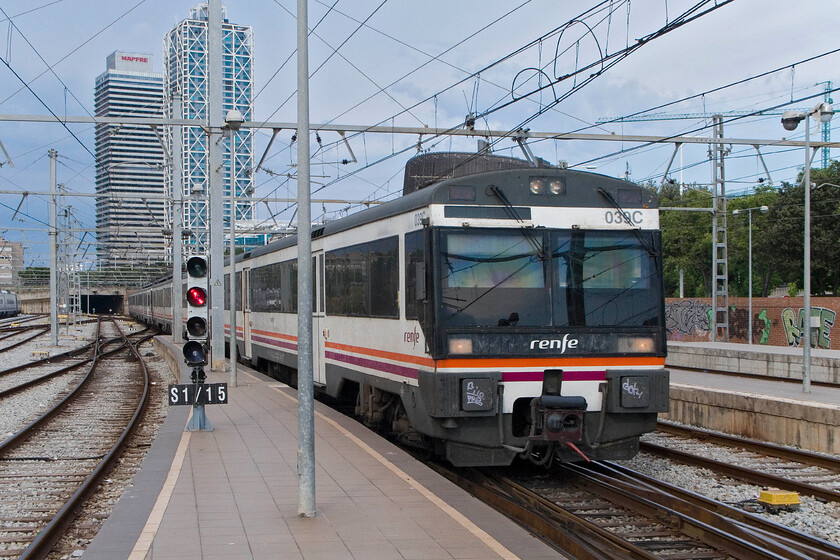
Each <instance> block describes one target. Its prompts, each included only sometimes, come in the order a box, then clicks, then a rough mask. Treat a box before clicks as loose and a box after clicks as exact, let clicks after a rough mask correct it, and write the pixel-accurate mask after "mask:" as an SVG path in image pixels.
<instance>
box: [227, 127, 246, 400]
mask: <svg viewBox="0 0 840 560" xmlns="http://www.w3.org/2000/svg"><path fill="white" fill-rule="evenodd" d="M229 133H230V385H231V387H236V374H237V371H236V355H237V350H238V348H237V347H236V344H237V342H236V169H234V166H235V164H236V146H235V141H236V132H235V131H233V130H230V131H229ZM243 288H244V286H243Z"/></svg>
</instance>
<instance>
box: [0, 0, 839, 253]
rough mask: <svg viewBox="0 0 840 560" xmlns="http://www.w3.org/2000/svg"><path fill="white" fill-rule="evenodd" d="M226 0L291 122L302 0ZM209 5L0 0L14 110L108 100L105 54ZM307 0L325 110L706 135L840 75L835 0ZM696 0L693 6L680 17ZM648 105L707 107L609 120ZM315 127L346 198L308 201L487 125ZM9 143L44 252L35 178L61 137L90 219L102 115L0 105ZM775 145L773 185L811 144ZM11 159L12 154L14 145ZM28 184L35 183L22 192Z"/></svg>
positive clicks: (271, 95) (313, 91) (269, 113)
mask: <svg viewBox="0 0 840 560" xmlns="http://www.w3.org/2000/svg"><path fill="white" fill-rule="evenodd" d="M223 3H224V5H225V7H226V9H227V17H228V19H229V20H230V21H231V22H234V23H237V24H241V25H250V26H251V27H252V28H253V37H254V52H255V56H254V65H255V91H256V92H257V95H256V98H255V101H254V112H255V119H254V120H255V121H258V122H269V123H277V122H282V123H293V122H295V120H296V118H297V98H296V84H297V82H296V80H297V68H296V52H295V49H296V41H297V39H296V25H297V24H296V10H297V6H296V2H295V1H294V0H248V1H247V2H245V1H228V2H223ZM196 4H197V2H195V1H192V2H190V1H182V0H128V1H125V0H112V1H109V2H102V1H101V0H99V1H96V0H12V1H9V0H0V8H1V9H2V12H0V24H2V25H0V33H2V34H3V36H4V37H5V39H6V40H5V41H4V47H3V49H2V55H0V58H2V63H1V64H0V115H48V114H49V113H50V112H52V113H55V114H56V115H59V116H62V115H68V116H87V115H91V114H93V112H94V109H93V106H94V100H93V88H94V82H95V79H96V77H97V76H98V75H99V74H101V73H102V72H104V71H105V67H106V66H105V65H106V58H107V56H108V55H109V54H110V53H112V52H113V51H116V50H120V51H128V52H137V53H145V54H151V55H152V56H153V57H154V61H155V69H156V71H159V72H160V71H162V70H163V61H162V48H163V36H164V34H165V33H166V32H167V31H168V30H170V29H171V28H173V27H174V26H175V25H176V24H178V23H179V22H180V21H182V20H183V19H185V18H186V17H188V15H189V11H190V8H192V7H194V6H195V5H196ZM716 4H717V5H719V7H718V8H717V9H714V10H710V8H714V7H715V5H716ZM308 5H309V18H308V21H309V27H310V29H312V28H313V27H314V31H312V32H311V34H310V38H309V55H310V56H309V68H310V121H311V123H313V126H314V125H315V124H317V123H329V124H333V125H339V124H344V125H354V126H371V125H393V126H401V127H423V126H428V127H430V128H435V127H438V128H458V127H462V125H463V123H464V120H465V117H466V115H468V114H473V115H475V116H476V122H475V127H476V129H477V130H493V131H512V130H516V129H518V128H521V127H524V128H528V129H530V130H531V131H535V132H552V133H564V132H584V133H595V134H615V135H621V134H625V135H631V134H632V135H656V136H671V135H678V134H688V135H692V136H700V137H709V136H710V135H711V131H710V129H709V128H708V125H709V124H710V122H711V118H710V115H712V114H714V113H715V112H727V111H736V112H737V111H740V112H753V111H757V110H760V109H773V110H775V111H777V112H778V111H779V110H783V109H810V108H813V107H814V106H815V105H816V104H817V103H818V102H820V101H822V100H823V98H824V92H825V89H826V82H831V88H837V87H840V75H838V73H840V52H838V53H833V52H832V51H835V50H838V49H840V39H838V34H837V7H838V2H837V1H836V0H835V1H833V2H832V1H828V0H803V1H802V2H798V3H796V10H793V9H792V8H791V6H792V4H791V3H790V2H789V1H787V0H733V1H731V2H726V1H725V0H717V2H715V1H714V0H712V1H710V2H706V3H704V2H702V0H634V1H632V2H628V1H625V0H612V1H610V0H607V1H604V2H597V1H596V0H584V1H581V2H568V1H565V2H560V1H557V0H530V1H529V0H483V1H482V2H475V1H473V2H466V1H462V0H445V1H442V0H427V1H425V2H407V1H405V0H401V1H398V0H370V1H368V0H352V1H351V0H338V1H336V0H326V1H324V2H319V1H315V0H310V2H309V4H308ZM695 7H696V8H697V9H696V11H693V12H692V11H691V10H692V9H694V8H695ZM687 12H689V13H691V14H693V15H698V17H696V19H694V20H691V21H688V22H686V23H685V24H684V25H681V26H675V23H676V22H679V21H680V18H681V17H682V16H683V14H685V13H687ZM704 12H707V13H704ZM701 13H704V14H703V15H699V14H701ZM670 27H673V29H671V30H670V31H669V32H667V33H664V34H661V35H659V36H656V35H654V34H656V33H657V32H658V31H660V30H662V29H668V28H670ZM643 38H648V40H647V41H640V40H641V39H643ZM634 45H635V48H633V49H629V48H630V47H633V46H634ZM627 49H629V51H627V52H625V50H627ZM603 59H605V60H604V61H603V62H599V61H602V60H603ZM24 83H25V84H26V86H24ZM836 97H840V96H836ZM681 100H682V101H681ZM650 110H654V111H655V112H659V113H666V114H668V115H671V116H674V117H676V116H693V118H679V119H676V118H675V119H673V120H657V121H650V120H641V121H632V122H623V123H614V122H613V123H608V122H606V121H609V120H610V119H614V118H616V117H622V116H628V115H634V114H637V113H640V112H647V111H650ZM730 119H732V117H727V122H725V124H724V136H725V137H727V138H741V139H743V138H751V139H761V140H766V141H773V140H779V139H781V138H783V137H784V138H788V139H795V140H802V139H803V138H804V127H803V126H800V128H799V129H797V130H795V131H792V132H790V131H786V130H784V129H783V128H782V126H781V123H780V118H779V116H778V114H775V115H766V116H760V117H751V118H745V119H735V120H731V121H730ZM835 121H837V122H836V123H835V122H834V121H832V123H831V125H833V126H832V134H834V136H835V138H832V139H833V140H840V131H835V130H833V129H834V127H836V126H839V125H840V119H835ZM811 131H812V139H813V140H819V139H820V138H821V136H820V133H819V132H818V131H817V126H816V125H813V126H812V127H811ZM71 132H72V134H71ZM293 133H294V131H292V130H283V131H282V132H281V133H280V134H279V135H278V137H277V140H276V141H275V142H274V144H273V145H272V148H271V150H270V151H269V152H268V153H267V154H266V161H265V163H264V167H265V168H267V169H268V170H269V171H271V172H273V173H267V172H265V171H258V172H257V174H256V176H255V177H256V179H255V185H256V192H255V197H256V199H257V200H259V199H260V198H276V197H294V196H295V193H296V192H297V184H296V182H295V181H294V179H289V177H288V176H289V175H293V174H294V172H295V167H294V164H295V162H296V161H297V143H293V142H292V135H293ZM270 135H271V131H270V130H261V131H260V132H258V133H257V134H256V137H255V138H256V139H255V158H256V159H257V160H258V159H259V158H260V157H261V156H262V154H263V152H264V151H265V149H266V146H267V145H268V140H269V138H270ZM319 136H320V138H321V143H320V145H319V144H318V143H317V141H316V140H315V138H314V134H313V138H312V139H311V142H310V145H311V149H312V152H313V153H314V155H313V157H312V170H311V174H312V180H313V184H312V187H313V195H312V196H313V199H340V200H346V201H348V202H341V203H330V204H327V203H315V204H313V207H312V217H313V219H314V220H324V219H335V218H337V217H339V216H341V215H345V214H347V213H348V212H354V211H357V210H358V209H359V208H362V206H360V205H358V204H352V203H351V202H350V201H360V200H376V201H382V200H392V199H394V198H396V197H398V196H399V194H400V192H401V188H402V177H403V168H404V166H405V162H406V161H407V160H408V159H409V158H410V157H412V156H414V155H416V154H417V153H418V150H423V151H449V150H456V151H474V150H475V149H476V146H477V141H476V138H463V137H458V138H453V137H433V136H432V135H424V136H423V137H421V138H418V136H416V135H401V134H382V133H364V134H357V135H352V136H350V135H348V138H349V142H350V145H351V147H352V150H353V153H354V155H355V156H356V159H357V162H355V163H350V164H347V165H343V164H341V163H340V162H341V161H342V160H344V159H350V157H349V155H350V154H349V152H348V151H347V149H346V147H345V146H344V145H343V144H342V143H341V142H340V137H339V136H338V134H336V133H334V132H324V133H322V134H320V135H319ZM421 140H422V143H420V145H419V146H418V142H419V141H421ZM0 142H2V143H3V146H4V147H5V149H6V151H7V152H8V154H9V156H10V158H11V161H12V162H13V164H14V166H13V167H12V165H10V164H9V163H8V162H6V163H4V165H2V166H1V167H0V236H2V237H3V238H5V239H8V240H12V241H21V242H23V243H24V251H25V257H24V260H25V266H39V265H40V266H44V265H46V264H47V263H48V262H49V248H48V244H47V239H48V237H47V235H46V229H47V228H46V223H47V219H48V213H47V212H48V210H47V198H46V197H44V196H42V195H38V194H35V193H37V192H40V193H43V192H45V191H48V190H49V159H48V156H47V153H48V150H49V149H56V150H57V151H58V153H59V159H58V169H57V181H58V182H59V183H63V184H64V185H65V186H66V189H67V191H68V193H69V194H70V196H68V197H67V198H66V201H67V204H68V205H69V206H71V213H72V215H73V216H74V218H75V219H76V220H77V221H78V226H77V227H78V228H80V229H85V228H89V229H92V228H94V227H95V222H96V212H95V206H94V202H93V201H94V199H93V198H87V197H74V196H72V195H73V194H74V193H92V192H94V186H93V185H94V170H95V163H94V158H93V157H92V155H91V153H92V152H95V145H94V135H93V127H92V126H91V125H79V124H70V125H68V126H67V127H66V128H65V127H63V126H62V125H61V124H54V123H46V124H45V123H32V122H15V121H9V120H0ZM529 146H530V148H531V150H532V152H533V153H534V155H536V156H538V157H541V158H543V159H545V160H547V161H548V162H549V163H553V164H556V163H558V162H560V161H565V162H567V163H568V165H570V166H575V167H577V168H580V169H586V170H589V171H591V172H593V173H601V174H604V175H609V176H629V177H630V179H632V180H634V181H654V182H656V183H659V182H660V181H661V180H662V178H663V173H665V171H666V168H667V166H668V161H669V160H670V159H671V156H672V153H673V150H674V148H673V146H672V145H670V144H661V145H655V146H641V147H640V146H639V144H633V143H630V142H604V141H570V140H540V141H531V142H530V143H529ZM493 148H494V150H495V151H497V152H498V153H500V154H503V155H513V156H516V157H522V152H521V151H520V149H519V147H518V146H517V144H516V143H515V142H513V141H512V140H511V139H510V138H500V139H496V141H495V142H494V145H493ZM707 152H708V145H707V144H697V145H686V146H685V147H684V148H683V149H682V150H681V151H680V153H679V154H677V156H676V157H675V160H674V163H673V165H672V166H671V170H670V173H669V178H670V179H673V180H676V181H681V182H683V183H686V184H692V183H695V184H708V183H709V181H710V178H711V174H712V171H711V165H710V163H709V159H708V153H707ZM761 153H762V155H763V156H764V160H765V163H766V164H767V167H768V169H769V171H770V177H769V179H770V180H772V181H773V184H774V185H779V184H781V182H782V181H793V180H795V179H796V176H797V173H798V172H799V171H800V170H801V169H802V167H803V164H804V157H805V156H804V151H803V149H802V148H782V147H772V146H771V147H763V148H761ZM832 156H834V157H837V150H834V151H833V152H832ZM0 158H2V159H4V160H5V157H4V156H3V154H1V153H0ZM818 166H819V156H817V160H816V163H815V167H818ZM725 174H726V179H727V183H726V190H727V193H728V194H735V195H737V194H748V193H750V192H752V190H753V189H754V188H755V187H756V186H757V185H758V184H759V179H763V180H764V181H765V184H766V181H767V179H768V177H767V173H766V172H765V171H764V167H763V165H762V163H761V161H760V159H759V158H758V157H757V155H756V150H755V149H754V148H752V147H749V146H738V145H734V146H732V151H731V153H730V154H729V155H728V156H727V158H726V168H725ZM20 191H26V192H31V193H33V194H32V195H28V196H25V197H24V196H22V195H21V194H17V193H18V192H20ZM16 210H17V212H15V211H16ZM294 210H295V208H294V205H293V204H287V203H270V204H268V205H266V204H259V205H258V206H257V212H256V219H257V222H258V223H265V224H271V223H275V222H276V223H278V224H281V225H285V224H287V223H293V222H294V219H295V216H296V215H295V214H294ZM13 215H14V219H12V217H13ZM87 239H88V240H91V239H92V236H90V237H88V238H87ZM94 255H95V250H94V249H91V250H90V251H88V253H87V255H86V261H88V263H87V264H86V265H85V266H89V265H90V263H91V262H92V260H93V259H94Z"/></svg>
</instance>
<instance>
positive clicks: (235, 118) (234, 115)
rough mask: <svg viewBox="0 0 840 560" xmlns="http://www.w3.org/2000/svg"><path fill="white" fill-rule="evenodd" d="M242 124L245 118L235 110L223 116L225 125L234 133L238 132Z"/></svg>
mask: <svg viewBox="0 0 840 560" xmlns="http://www.w3.org/2000/svg"><path fill="white" fill-rule="evenodd" d="M244 122H245V117H243V116H242V113H240V112H239V111H238V110H236V109H231V110H230V111H228V112H227V115H225V124H226V125H227V126H228V127H229V128H230V129H231V130H232V131H234V132H236V131H238V130H239V127H241V126H242V123H244Z"/></svg>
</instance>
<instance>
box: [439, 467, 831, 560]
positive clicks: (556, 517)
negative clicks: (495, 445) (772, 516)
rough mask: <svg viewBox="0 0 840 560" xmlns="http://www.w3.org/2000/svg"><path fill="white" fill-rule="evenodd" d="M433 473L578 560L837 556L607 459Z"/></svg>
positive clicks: (822, 559)
mask: <svg viewBox="0 0 840 560" xmlns="http://www.w3.org/2000/svg"><path fill="white" fill-rule="evenodd" d="M434 468H436V469H437V470H439V471H440V472H441V473H442V474H444V476H447V477H448V478H450V479H451V480H453V481H454V482H456V483H457V484H459V485H460V486H462V487H464V488H465V489H467V490H468V491H470V492H471V493H473V494H474V495H476V496H477V497H479V498H480V499H482V500H483V501H485V502H487V503H489V504H490V505H492V506H493V507H495V508H496V509H498V510H500V511H502V512H503V513H504V514H505V515H507V516H509V517H511V518H513V519H515V520H516V521H517V522H519V523H520V524H522V525H523V526H525V527H526V528H527V529H528V530H530V531H532V532H534V533H535V534H537V535H539V536H540V537H541V538H542V539H543V540H545V541H546V542H548V543H550V544H552V545H553V546H555V547H556V548H557V549H558V550H560V551H562V552H565V553H567V554H571V555H572V556H573V557H575V558H578V559H583V560H607V559H609V560H627V559H634V560H653V559H668V560H688V559H730V558H737V559H741V558H750V559H776V560H778V559H797V560H804V559H817V560H837V559H839V558H840V548H837V547H835V546H834V545H832V544H830V543H826V542H825V541H822V540H819V539H815V538H813V537H810V536H808V535H804V534H801V533H798V532H796V531H793V530H791V529H788V528H785V527H783V526H781V525H777V524H774V523H772V522H768V521H765V520H763V519H761V518H760V517H757V516H754V515H750V514H749V513H746V512H744V511H741V510H738V509H736V508H732V507H730V506H726V505H724V504H720V503H718V502H714V501H712V500H708V499H706V498H703V497H702V496H698V495H695V494H692V493H690V492H687V491H683V490H680V489H678V488H674V487H672V486H669V485H667V484H665V483H662V482H659V481H656V480H655V479H651V478H649V477H645V476H643V475H640V474H639V473H635V472H633V471H630V470H629V469H624V468H621V467H618V466H616V465H612V464H610V463H606V462H604V463H592V464H591V465H587V466H582V465H564V466H562V467H560V468H559V469H553V470H552V471H547V473H543V474H540V475H538V476H534V475H533V474H531V475H528V476H524V475H521V474H520V475H516V480H514V478H512V477H510V476H504V475H502V474H500V472H499V471H480V470H475V469H468V470H459V471H451V470H448V469H445V468H443V467H441V466H434ZM548 473H550V474H548Z"/></svg>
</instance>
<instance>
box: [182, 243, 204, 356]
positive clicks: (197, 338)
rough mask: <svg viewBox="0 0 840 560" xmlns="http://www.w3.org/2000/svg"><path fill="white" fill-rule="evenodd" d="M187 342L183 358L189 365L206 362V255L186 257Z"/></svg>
mask: <svg viewBox="0 0 840 560" xmlns="http://www.w3.org/2000/svg"><path fill="white" fill-rule="evenodd" d="M186 298H187V343H186V344H184V360H186V362H187V364H188V365H190V366H199V365H204V364H206V363H207V338H208V331H209V329H208V328H207V327H208V319H209V305H208V303H209V302H208V299H209V298H208V277H207V257H206V256H205V255H193V256H191V257H190V258H189V259H187V291H186Z"/></svg>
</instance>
